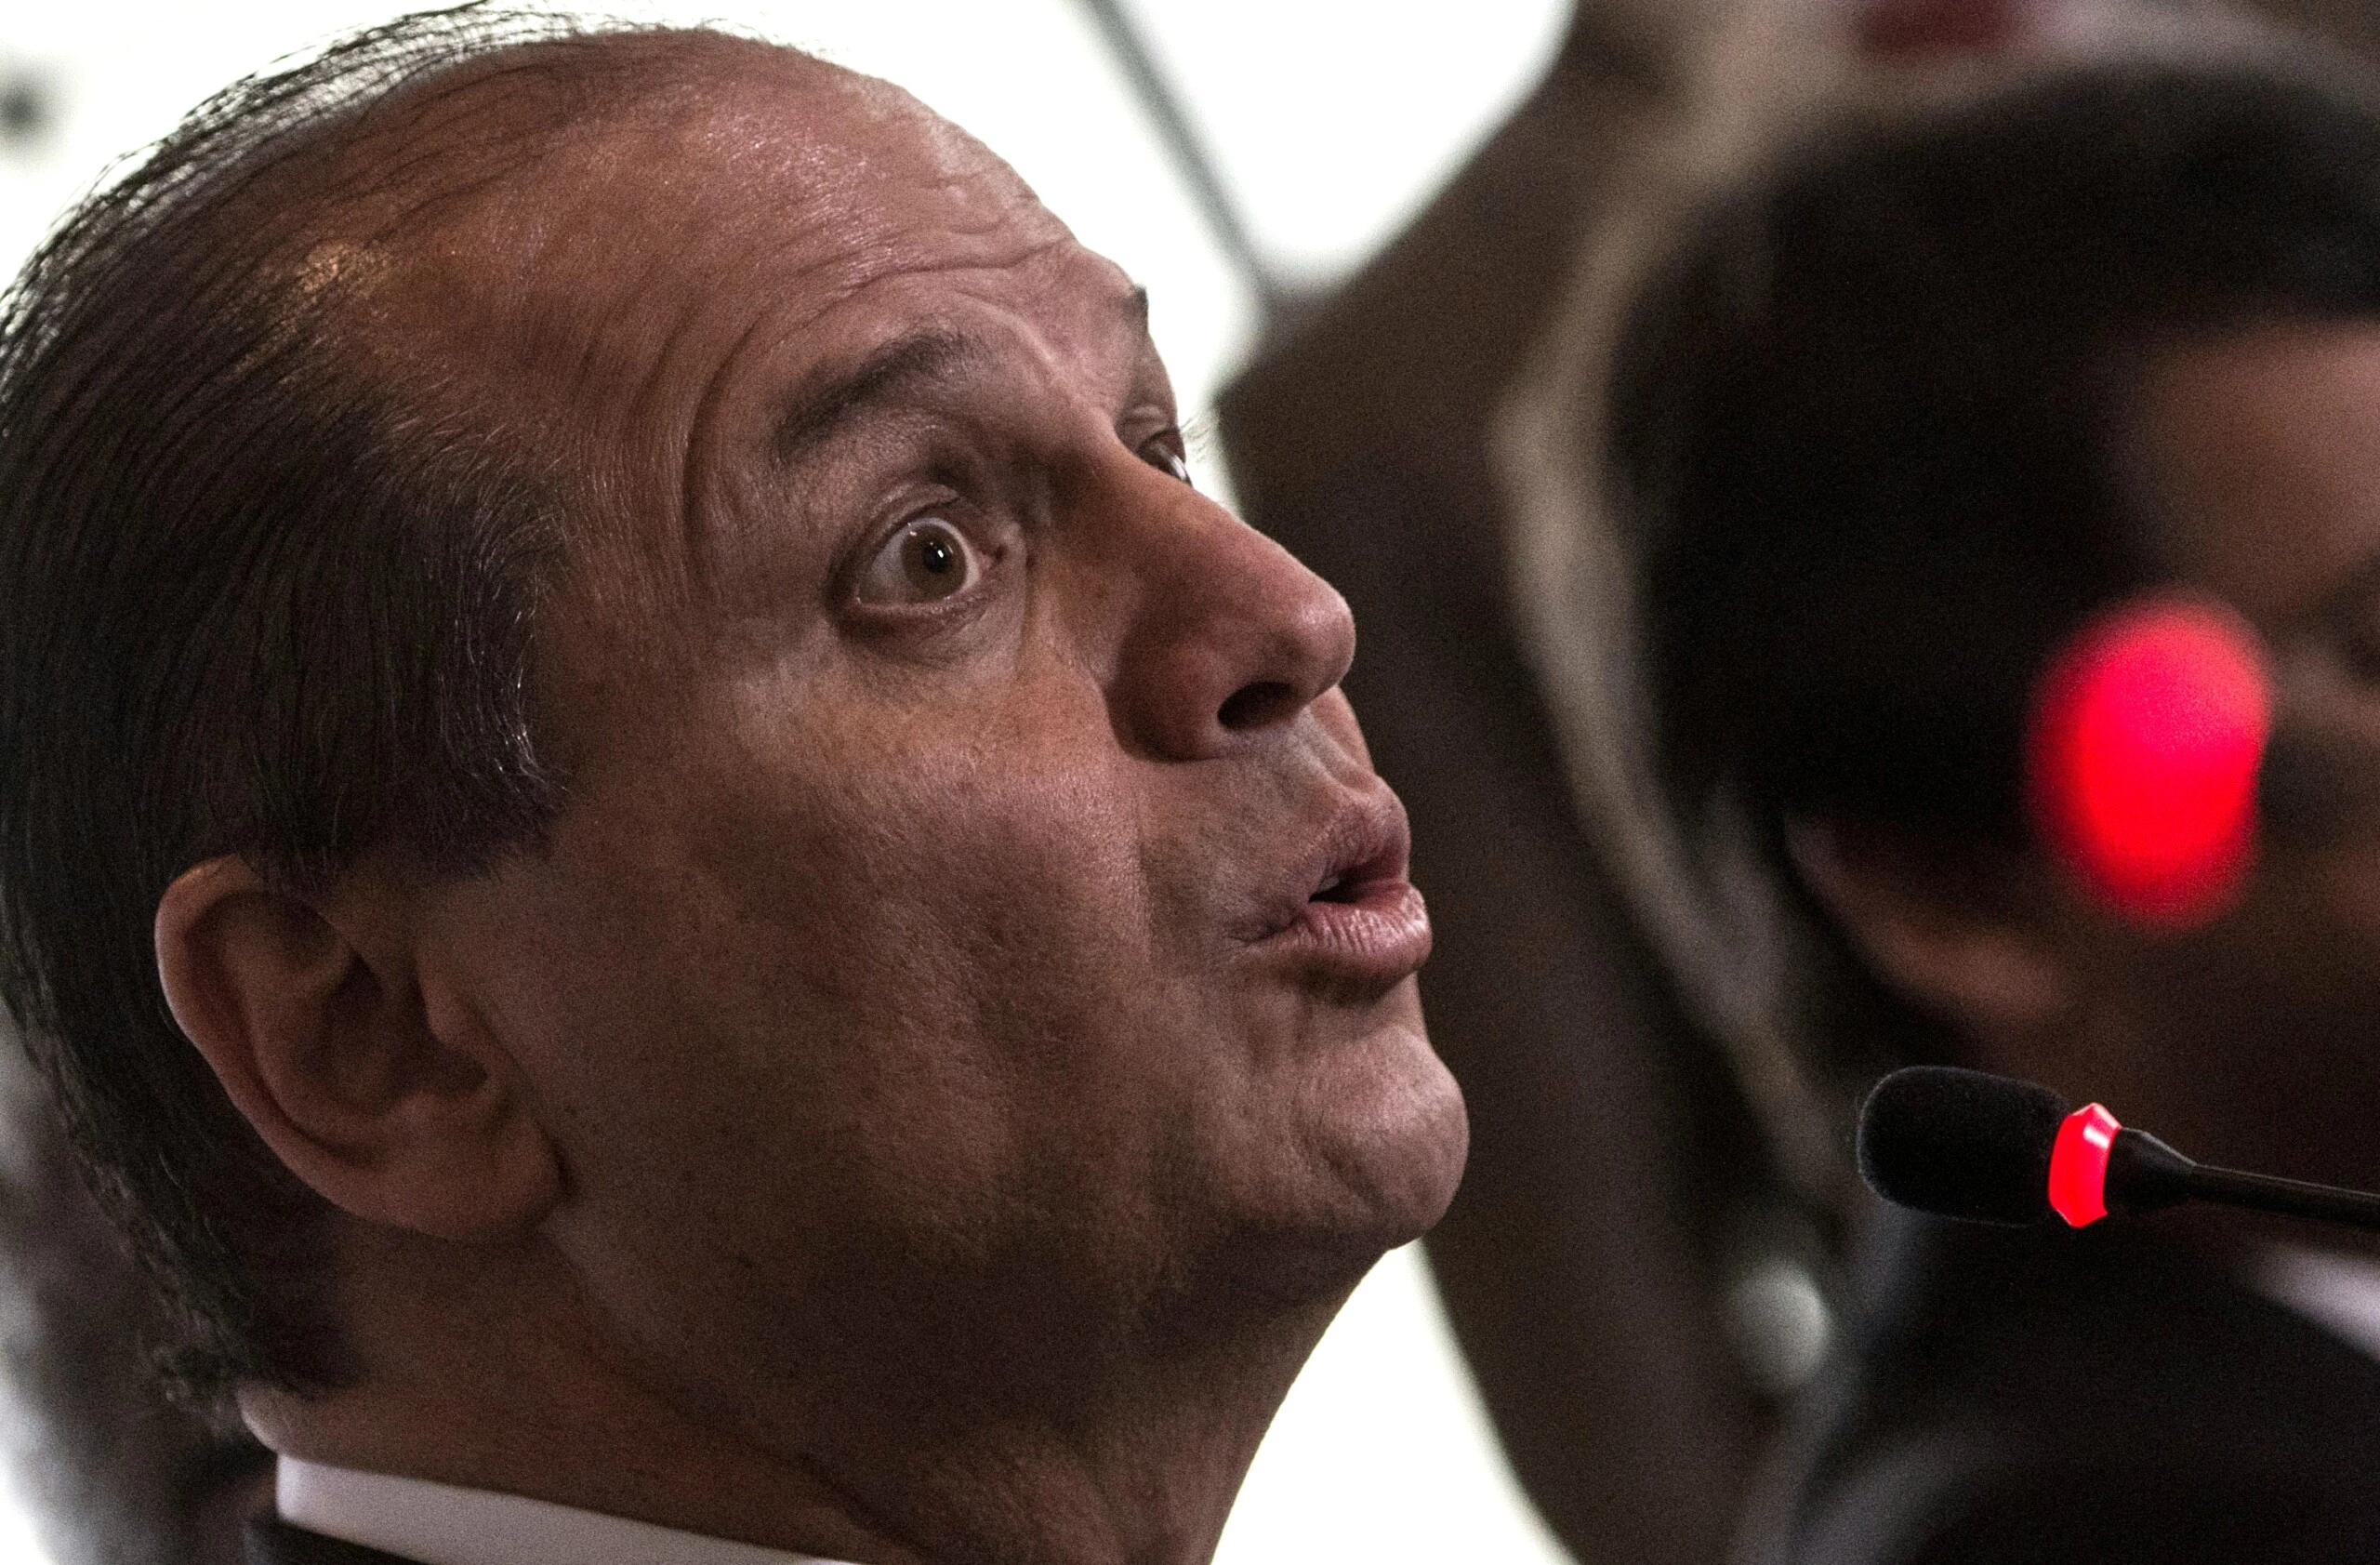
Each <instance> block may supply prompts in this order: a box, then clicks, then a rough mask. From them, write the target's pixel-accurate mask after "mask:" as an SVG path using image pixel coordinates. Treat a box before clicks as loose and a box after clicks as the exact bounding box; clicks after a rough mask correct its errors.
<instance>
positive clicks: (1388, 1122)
mask: <svg viewBox="0 0 2380 1565" xmlns="http://www.w3.org/2000/svg"><path fill="white" fill-rule="evenodd" d="M1303 1098H1304V1101H1303V1103H1302V1107H1303V1109H1304V1110H1305V1116H1304V1118H1305V1122H1304V1124H1303V1125H1302V1126H1301V1127H1300V1133H1301V1134H1299V1136H1298V1138H1297V1139H1298V1140H1299V1142H1300V1143H1301V1144H1302V1149H1303V1151H1304V1154H1305V1155H1304V1157H1303V1158H1302V1159H1301V1163H1302V1167H1303V1169H1304V1171H1305V1174H1306V1176H1307V1178H1308V1179H1310V1180H1311V1181H1313V1184H1312V1186H1310V1187H1309V1188H1308V1189H1307V1190H1306V1192H1305V1195H1306V1198H1307V1201H1308V1203H1309V1204H1308V1208H1307V1214H1306V1215H1307V1218H1308V1222H1309V1224H1310V1232H1311V1233H1312V1236H1313V1238H1314V1240H1315V1241H1316V1246H1317V1248H1318V1249H1319V1250H1323V1251H1330V1252H1336V1253H1340V1254H1342V1255H1343V1256H1344V1257H1345V1259H1346V1264H1348V1265H1350V1266H1353V1267H1355V1271H1356V1274H1357V1275H1360V1274H1361V1272H1362V1271H1363V1270H1364V1269H1367V1268H1369V1267H1370V1265H1371V1263H1372V1262H1373V1261H1375V1260H1377V1259H1379V1258H1380V1256H1381V1255H1382V1253H1385V1252H1387V1251H1390V1250H1394V1249H1395V1248H1396V1247H1397V1246H1398V1245H1401V1244H1408V1243H1410V1242H1411V1241H1412V1240H1417V1239H1419V1238H1421V1236H1422V1235H1423V1234H1425V1233H1427V1232H1429V1230H1430V1229H1431V1228H1432V1227H1435V1226H1436V1224H1437V1221H1438V1219H1439V1218H1440V1217H1442V1216H1444V1215H1446V1210H1447V1207H1448V1203H1450V1202H1451V1201H1452V1200H1454V1192H1455V1187H1456V1186H1457V1185H1459V1184H1461V1180H1462V1164H1463V1159H1464V1156H1465V1155H1466V1154H1467V1153H1468V1151H1469V1150H1470V1146H1471V1126H1470V1121H1468V1119H1466V1118H1465V1116H1464V1113H1463V1105H1462V1091H1461V1088H1459V1087H1457V1086H1456V1085H1455V1081H1454V1077H1453V1076H1452V1075H1451V1074H1449V1073H1448V1070H1447V1068H1446V1066H1445V1065H1444V1064H1443V1063H1441V1062H1440V1060H1439V1059H1438V1056H1437V1055H1436V1054H1435V1053H1434V1052H1433V1051H1432V1050H1431V1048H1430V1045H1429V1041H1428V1040H1427V1039H1426V1038H1425V1037H1424V1036H1423V1035H1422V1032H1421V1028H1420V1026H1419V1025H1418V1024H1416V1025H1413V1026H1411V1027H1409V1028H1408V1027H1399V1028H1395V1034H1394V1036H1393V1037H1390V1038H1383V1039H1382V1041H1381V1043H1380V1046H1379V1047H1376V1048H1373V1049H1369V1050H1366V1051H1364V1053H1363V1054H1362V1056H1361V1057H1360V1058H1351V1059H1342V1060H1340V1061H1338V1062H1336V1063H1335V1068H1332V1069H1329V1070H1328V1071H1325V1072H1322V1073H1319V1074H1318V1075H1317V1076H1316V1078H1315V1079H1314V1081H1312V1083H1311V1086H1310V1089H1309V1091H1308V1092H1307V1093H1305V1094H1303Z"/></svg>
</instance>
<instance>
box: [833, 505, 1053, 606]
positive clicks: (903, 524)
mask: <svg viewBox="0 0 2380 1565" xmlns="http://www.w3.org/2000/svg"><path fill="white" fill-rule="evenodd" d="M933 520H940V521H942V522H945V523H947V524H949V525H950V527H951V529H952V530H953V531H955V532H957V533H958V534H959V536H960V537H962V538H963V539H964V540H965V541H966V543H967V546H968V547H969V548H970V549H972V550H974V552H975V556H976V560H977V562H978V564H979V567H980V568H979V571H978V573H977V579H975V580H974V581H972V582H970V583H968V585H967V586H965V587H963V588H961V589H960V590H958V591H957V592H954V593H952V594H951V595H950V596H949V597H947V598H937V599H932V600H930V601H927V602H924V603H883V602H878V601H874V600H871V599H868V598H866V597H863V596H862V595H861V589H862V586H863V584H864V583H865V581H866V577H867V574H868V572H869V571H870V570H871V569H873V568H874V566H875V564H876V563H877V562H878V561H879V560H881V559H882V558H883V557H884V550H887V549H888V548H891V547H892V546H893V544H894V543H895V542H896V541H897V540H898V539H899V538H900V537H902V536H903V535H904V534H906V532H907V531H908V530H909V529H910V528H912V527H914V526H916V525H917V524H919V523H920V522H926V521H933ZM985 520H986V518H985V511H984V510H983V508H982V507H980V506H977V505H975V504H973V503H972V502H971V501H970V500H968V499H967V497H965V496H964V495H962V494H960V493H959V492H958V491H956V490H950V489H945V490H943V492H942V493H940V494H939V495H936V496H933V497H929V498H923V499H912V500H910V501H909V502H907V503H906V504H903V505H901V506H900V507H899V508H898V509H897V511H895V513H894V514H893V519H892V520H891V521H889V522H886V523H884V524H881V525H879V526H876V527H872V528H870V529H868V531H867V532H866V533H865V534H864V535H862V536H863V537H864V539H865V540H866V541H864V542H863V543H861V544H860V546H859V547H857V548H856V549H854V550H852V552H851V554H850V556H849V557H848V559H847V561H846V563H845V564H843V565H842V566H841V567H840V568H839V569H838V570H837V571H836V573H835V576H834V579H835V580H836V581H837V582H838V583H839V584H840V585H839V586H838V587H837V589H836V593H835V595H836V597H837V598H838V599H840V601H841V602H843V603H847V604H850V605H852V606H853V607H855V608H858V609H862V610H865V611H866V612H868V613H871V614H885V613H893V614H917V613H926V614H936V613H943V612H946V611H948V610H950V609H952V608H955V607H957V606H959V605H961V604H966V603H973V602H975V601H977V600H978V599H980V598H982V596H983V595H984V592H985V589H986V587H987V586H988V585H989V584H990V583H991V581H992V579H993V577H995V576H997V575H998V574H999V573H1000V571H1001V570H1002V568H1003V566H1004V565H1005V564H1006V563H1007V561H1008V558H1009V555H1010V552H1011V545H1012V542H1013V537H1014V535H1015V534H1016V533H1017V532H1018V531H1019V529H1018V528H1017V527H1016V526H1015V525H1014V524H1000V525H997V526H987V525H986V524H985Z"/></svg>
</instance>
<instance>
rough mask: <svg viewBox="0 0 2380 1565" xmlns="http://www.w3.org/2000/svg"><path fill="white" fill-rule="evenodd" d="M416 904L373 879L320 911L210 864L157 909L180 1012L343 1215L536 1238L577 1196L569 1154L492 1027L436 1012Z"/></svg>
mask: <svg viewBox="0 0 2380 1565" xmlns="http://www.w3.org/2000/svg"><path fill="white" fill-rule="evenodd" d="M405 902H406V895H405V893H404V891H403V888H402V887H400V886H396V885H394V884H391V883H390V882H387V881H385V880H383V879H381V878H379V877H376V876H373V875H369V874H366V873H363V872H358V873H357V874H355V875H352V876H350V877H349V878H348V880H347V881H345V882H341V884H340V886H339V887H338V888H337V889H335V890H334V891H333V892H332V893H331V894H329V895H325V896H324V897H321V898H316V899H307V898H301V897H298V896H293V895H288V894H286V893H284V892H281V891H277V890H275V889H273V888H272V887H271V886H270V885H268V884H267V883H266V882H265V881H264V880H263V878H262V877H260V876H258V874H257V873H256V871H255V870H253V869H250V868H249V867H248V865H247V864H246V863H245V861H244V860H242V859H240V858H237V857H224V858H218V859H212V860H209V861H208V862H206V863H205V864H202V865H200V866H198V867H197V868H196V869H191V870H189V871H188V872H186V873H185V874H183V875H182V876H181V877H180V878H179V879H178V880H176V881H175V882H174V883H173V884H172V885H171V886H169V887H167V888H166V890H165V895H164V897H163V898H161V899H160V900H159V902H158V904H157V923H156V942H157V971H158V975H159V977H160V978H161V980H162V981H163V983H164V986H165V1003H166V1004H167V1006H169V1007H170V1008H171V1009H172V1011H173V1014H174V1020H175V1021H176V1022H177V1023H179V1025H180V1027H181V1029H182V1031H183V1033H184V1034H185V1035H187V1036H188V1037H189V1039H190V1041H191V1042H192V1043H193V1044H194V1045H196V1046H197V1048H198V1051H199V1053H200V1054H203V1055H205V1058H206V1062H207V1064H208V1065H209V1066H211V1067H213V1068H214V1070H215V1074H216V1077H217V1078H218V1080H219V1081H221V1082H222V1083H223V1089H224V1091H225V1092H226V1093H228V1094H230V1095H231V1102H232V1103H233V1105H235V1106H236V1107H238V1108H239V1110H240V1112H241V1113H242V1114H244V1115H245V1116H246V1117H247V1121H248V1122H249V1123H250V1124H251V1125H254V1126H255V1127H256V1130H257V1134H258V1135H260V1136H262V1137H263V1138H264V1141H265V1144H266V1145H267V1146H268V1147H271V1148H272V1151H273V1153H274V1155H275V1156H277V1157H278V1158H280V1160H282V1161H283V1162H284V1163H285V1164H287V1165H288V1167H289V1169H290V1171H291V1172H292V1173H294V1174H297V1175H298V1178H300V1179H302V1180H304V1181H305V1182H306V1184H308V1185H309V1186H311V1187H312V1188H313V1189H314V1190H315V1191H316V1192H317V1193H319V1194H320V1195H321V1196H323V1198H324V1200H329V1201H330V1202H331V1203H332V1204H333V1205H336V1206H337V1207H340V1208H341V1209H343V1210H345V1211H347V1212H350V1213H351V1214H354V1215H356V1216H358V1217H362V1218H364V1219H366V1220H368V1221H370V1222H375V1223H382V1224H388V1225H390V1226H393V1227H401V1228H409V1229H413V1230H415V1231H417V1232H419V1233H424V1234H430V1235H433V1236H435V1237H438V1238H442V1239H452V1240H496V1239H501V1238H505V1237H509V1236H511V1235H515V1234H519V1233H522V1232H525V1231H527V1230H528V1229H529V1228H530V1227H534V1226H535V1225H536V1223H537V1222H538V1221H539V1219H541V1218H542V1217H543V1216H544V1215H545V1214H546V1213H547V1212H549V1211H550V1210H551V1209H552V1207H553V1206H554V1205H555V1203H556V1202H557V1201H558V1200H560V1198H561V1191H562V1180H561V1173H560V1167H559V1164H558V1162H557V1160H556V1159H555V1156H554V1151H553V1147H552V1144H551V1143H550V1142H549V1140H548V1138H547V1136H546V1134H545V1132H544V1130H543V1128H542V1127H541V1126H540V1125H539V1124H538V1123H537V1121H536V1117H535V1115H534V1113H533V1112H532V1107H533V1106H532V1104H531V1102H530V1100H529V1095H528V1093H527V1091H526V1089H525V1085H524V1083H523V1082H522V1080H521V1077H520V1074H519V1072H518V1070H517V1069H516V1068H514V1065H513V1062H512V1060H511V1057H510V1056H509V1054H507V1053H506V1052H505V1050H504V1049H503V1048H502V1047H501V1046H500V1044H499V1043H498V1042H497V1041H496V1039H495V1038H494V1036H493V1035H492V1034H491V1032H490V1031H489V1029H487V1028H484V1027H483V1026H482V1025H481V1024H480V1023H479V1021H478V1019H477V1018H476V1016H475V1015H473V1014H472V1013H471V1012H470V1011H469V1008H468V1007H467V1006H465V1005H462V1004H460V1003H458V1002H456V1000H455V998H454V997H451V996H444V995H440V996H437V997H436V998H437V1002H436V1003H431V1002H430V1001H425V997H424V990H423V986H422V983H421V981H420V977H419V975H418V974H417V971H416V968H415V964H414V952H413V950H412V948H411V947H410V945H409V943H408V941H407V939H406V937H405V934H404V929H405V921H404V918H403V911H404V905H405ZM433 1017H434V1018H435V1020H434V1022H433Z"/></svg>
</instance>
